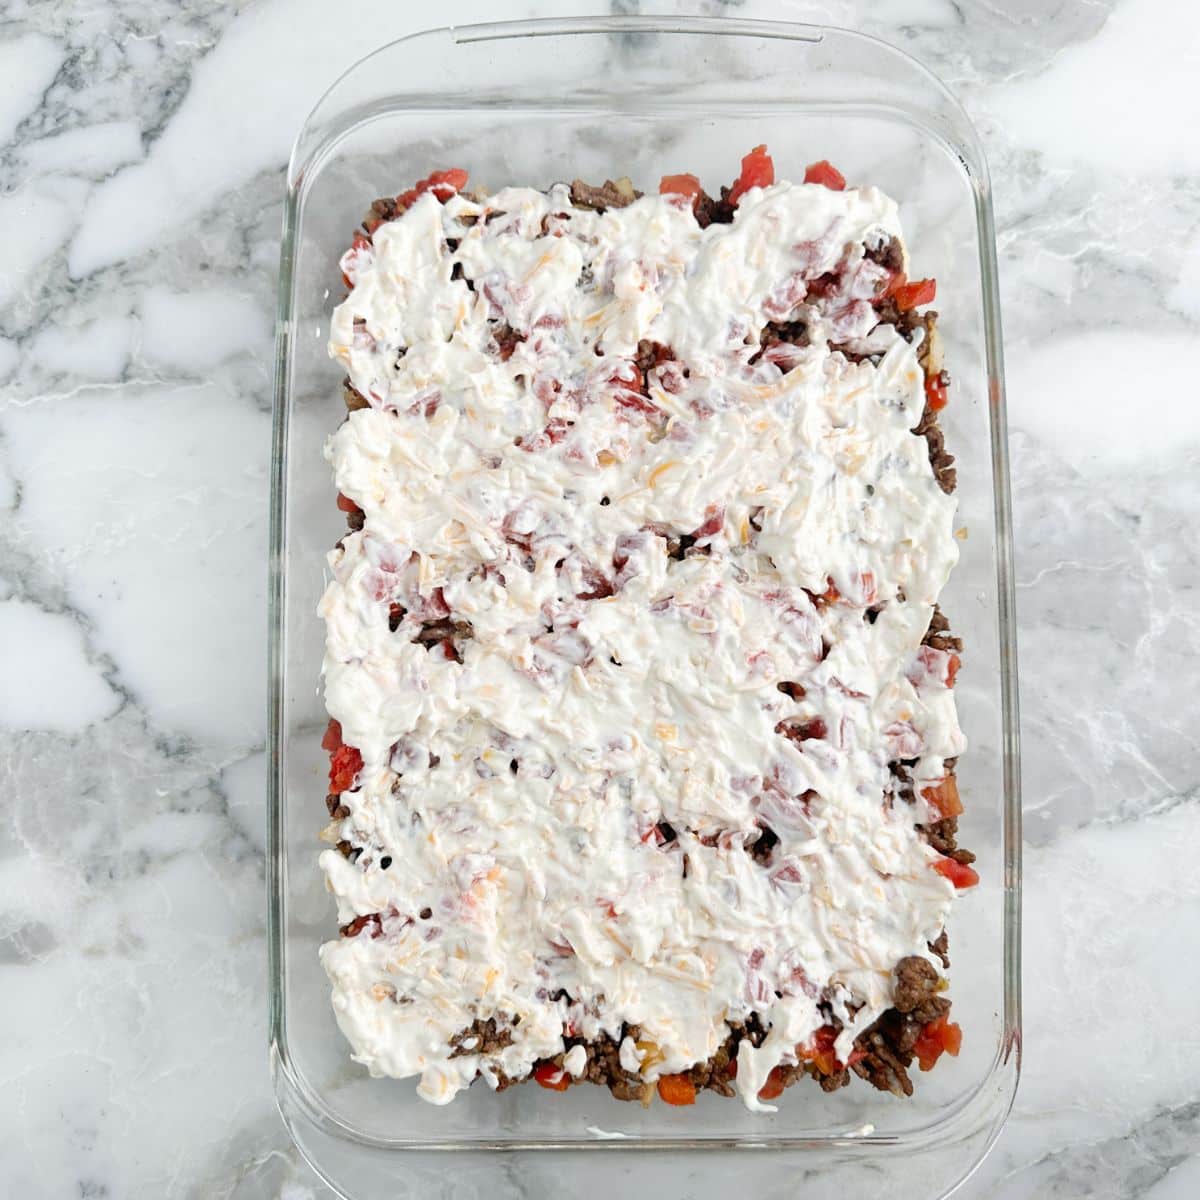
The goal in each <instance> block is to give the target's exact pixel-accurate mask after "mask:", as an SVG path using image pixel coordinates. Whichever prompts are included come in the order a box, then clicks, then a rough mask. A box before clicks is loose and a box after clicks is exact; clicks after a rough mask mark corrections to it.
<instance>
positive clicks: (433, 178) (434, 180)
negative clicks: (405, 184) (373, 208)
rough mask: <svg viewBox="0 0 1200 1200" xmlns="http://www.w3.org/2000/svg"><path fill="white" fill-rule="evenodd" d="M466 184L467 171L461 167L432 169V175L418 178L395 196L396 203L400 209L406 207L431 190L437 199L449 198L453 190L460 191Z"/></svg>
mask: <svg viewBox="0 0 1200 1200" xmlns="http://www.w3.org/2000/svg"><path fill="white" fill-rule="evenodd" d="M466 184H467V173H466V171H464V170H463V169H462V168H461V167H451V168H450V169H449V170H448V171H434V173H433V174H432V175H430V176H428V177H427V178H425V179H422V180H419V181H418V182H417V183H416V184H415V185H414V186H413V187H410V188H409V189H408V191H407V192H402V193H401V194H400V195H399V196H397V197H396V204H397V206H398V207H399V208H401V209H405V208H408V207H409V205H411V204H412V203H413V201H414V200H416V198H417V197H418V196H421V195H423V194H424V193H425V192H432V193H433V194H434V195H435V196H436V197H437V198H438V199H439V200H442V201H445V200H449V199H450V197H451V196H453V195H454V193H455V192H461V191H462V190H463V188H464V187H466Z"/></svg>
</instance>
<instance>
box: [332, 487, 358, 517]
mask: <svg viewBox="0 0 1200 1200" xmlns="http://www.w3.org/2000/svg"><path fill="white" fill-rule="evenodd" d="M337 506H338V508H340V509H341V510H342V512H344V513H353V512H361V511H362V509H360V508H359V507H358V505H357V504H355V503H354V501H353V500H351V499H350V497H349V496H343V495H342V493H341V492H338V498H337Z"/></svg>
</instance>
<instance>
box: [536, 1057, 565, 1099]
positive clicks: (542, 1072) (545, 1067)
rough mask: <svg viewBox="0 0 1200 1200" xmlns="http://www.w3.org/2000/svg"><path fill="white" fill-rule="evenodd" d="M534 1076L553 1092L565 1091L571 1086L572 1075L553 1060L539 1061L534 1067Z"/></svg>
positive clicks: (542, 1085)
mask: <svg viewBox="0 0 1200 1200" xmlns="http://www.w3.org/2000/svg"><path fill="white" fill-rule="evenodd" d="M533 1078H534V1079H535V1080H536V1081H537V1083H538V1084H539V1085H540V1086H541V1087H544V1088H548V1089H549V1090H550V1091H552V1092H565V1091H566V1090H567V1088H569V1087H570V1086H571V1077H570V1075H568V1074H567V1073H566V1071H564V1070H563V1069H562V1067H556V1066H555V1065H554V1064H553V1063H551V1062H543V1063H538V1065H537V1066H536V1067H534V1068H533Z"/></svg>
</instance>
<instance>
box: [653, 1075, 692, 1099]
mask: <svg viewBox="0 0 1200 1200" xmlns="http://www.w3.org/2000/svg"><path fill="white" fill-rule="evenodd" d="M658 1094H659V1095H660V1096H661V1097H662V1098H663V1099H664V1100H665V1101H666V1102H667V1103H668V1104H674V1105H676V1106H682V1105H685V1104H695V1103H696V1085H695V1084H694V1083H693V1082H692V1081H691V1080H690V1079H689V1078H688V1077H687V1076H686V1075H663V1076H661V1077H660V1078H659V1081H658Z"/></svg>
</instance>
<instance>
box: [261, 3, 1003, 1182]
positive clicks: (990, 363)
mask: <svg viewBox="0 0 1200 1200" xmlns="http://www.w3.org/2000/svg"><path fill="white" fill-rule="evenodd" d="M611 33H643V34H644V33H662V34H693V35H696V34H699V35H709V36H712V35H716V36H720V37H739V36H740V37H752V38H771V39H779V40H788V41H797V42H808V43H820V42H822V41H823V40H824V39H825V37H826V35H832V36H835V37H837V38H840V39H850V40H853V41H855V42H858V43H861V44H864V45H868V46H870V47H871V48H872V49H873V50H874V51H875V52H882V53H883V54H886V55H887V56H890V57H893V58H895V59H896V60H898V61H900V62H901V63H902V64H903V66H904V67H905V69H907V70H909V71H912V72H914V73H915V74H916V75H917V76H918V77H920V79H921V80H922V82H923V83H924V84H926V85H927V86H929V87H931V88H932V89H933V91H934V92H935V93H936V95H937V97H938V99H939V101H940V102H941V103H942V104H944V105H946V106H948V109H949V111H950V112H951V114H952V116H953V117H954V118H955V119H956V121H957V123H958V127H957V128H956V129H955V130H953V132H947V131H946V130H942V129H939V128H937V127H936V126H935V125H934V124H932V123H930V119H929V118H930V117H931V115H932V113H926V114H924V116H923V117H922V115H921V114H919V113H915V112H908V111H905V110H903V109H899V108H897V107H896V106H893V105H891V104H886V105H882V106H880V107H878V108H877V109H874V110H871V115H873V116H876V117H883V116H890V117H893V118H898V119H900V120H902V121H905V122H906V123H908V124H911V125H913V126H915V127H916V128H917V129H919V130H920V132H922V133H923V134H924V135H926V136H927V137H929V138H931V139H933V140H935V141H937V142H938V143H940V144H941V145H942V147H943V148H944V149H946V150H948V151H950V152H951V153H952V154H953V155H954V156H955V157H956V158H957V159H958V160H959V163H960V165H961V167H962V169H963V170H964V171H965V173H966V175H967V177H968V179H969V181H970V184H971V191H972V196H973V200H974V206H975V217H976V225H977V235H978V242H979V255H980V274H981V284H982V296H981V301H982V308H981V311H982V318H983V334H984V336H983V346H984V354H985V370H986V378H987V386H988V404H989V425H990V440H991V465H992V495H993V506H994V517H995V539H996V540H995V569H996V575H997V578H996V587H997V591H996V608H997V612H996V617H997V625H998V630H997V632H998V638H999V654H1000V686H999V695H1000V701H1001V719H1002V742H1001V747H1002V755H1001V757H1002V782H1003V795H1002V797H1001V818H1002V822H1003V876H1004V885H1003V888H1004V929H1003V983H1004V995H1003V1013H1002V1026H1001V1037H1000V1039H999V1042H998V1044H997V1048H996V1053H995V1056H994V1058H993V1061H992V1064H991V1066H990V1067H989V1069H988V1071H987V1073H986V1075H984V1076H983V1077H982V1079H981V1080H980V1082H979V1083H978V1084H977V1085H976V1086H975V1087H974V1088H972V1089H971V1090H970V1091H968V1092H967V1093H966V1094H965V1095H964V1096H962V1097H960V1098H959V1099H958V1101H957V1102H956V1103H955V1104H954V1105H952V1106H950V1107H948V1108H947V1109H943V1110H941V1111H940V1112H939V1113H938V1115H937V1116H936V1117H935V1118H934V1119H933V1120H931V1121H929V1122H927V1123H925V1124H923V1125H920V1126H917V1127H915V1128H914V1129H910V1130H904V1131H901V1132H899V1133H892V1134H886V1133H885V1134H879V1135H875V1134H873V1133H863V1134H862V1135H861V1136H849V1135H847V1134H846V1133H844V1132H842V1133H832V1132H831V1133H829V1134H824V1135H815V1136H814V1135H811V1134H799V1135H796V1136H793V1137H789V1136H787V1135H782V1136H779V1135H774V1134H772V1135H770V1136H764V1137H760V1138H756V1137H753V1136H749V1135H741V1134H739V1135H731V1136H726V1137H717V1138H712V1137H703V1136H697V1135H686V1134H685V1135H683V1136H679V1137H667V1136H645V1137H642V1136H634V1137H630V1138H627V1139H621V1140H620V1141H619V1142H618V1141H613V1140H607V1139H598V1138H591V1139H579V1140H575V1139H572V1138H561V1137H560V1138H557V1139H542V1140H528V1139H523V1138H520V1137H513V1138H508V1137H503V1138H490V1139H489V1138H481V1139H464V1138H462V1137H461V1136H455V1137H450V1138H447V1139H445V1140H440V1141H438V1140H435V1141H430V1140H424V1141H420V1142H412V1141H400V1140H393V1139H389V1138H382V1137H378V1136H375V1135H370V1134H365V1133H363V1132H361V1131H359V1130H357V1129H355V1128H354V1127H353V1126H352V1125H350V1124H348V1123H346V1122H345V1121H343V1120H342V1119H341V1118H340V1117H338V1116H337V1115H336V1114H335V1113H333V1112H332V1111H330V1110H329V1109H327V1107H326V1106H325V1105H324V1103H323V1102H321V1100H320V1099H319V1098H318V1096H317V1095H316V1094H315V1093H314V1091H313V1090H312V1089H311V1087H310V1086H309V1084H308V1082H307V1080H306V1079H305V1078H304V1077H303V1075H302V1074H301V1073H300V1072H299V1070H298V1069H297V1068H296V1066H295V1065H294V1064H293V1062H292V1060H291V1056H290V1053H289V1049H288V1042H287V1021H286V1004H285V998H284V993H285V984H284V980H285V958H286V932H285V924H286V903H287V900H286V877H285V876H286V872H285V852H284V834H283V827H284V819H285V818H284V792H285V784H284V778H283V769H282V766H283V757H284V755H283V746H284V742H285V740H286V732H285V728H284V721H283V716H284V710H285V686H284V679H285V676H284V669H283V660H284V651H285V646H286V629H285V618H286V605H285V589H286V567H285V555H284V550H285V535H286V499H287V475H286V467H287V435H288V422H289V415H290V400H291V390H292V370H291V368H292V362H291V350H292V346H293V337H292V334H293V330H294V319H293V318H294V301H295V294H296V293H295V269H294V268H295V259H296V239H297V235H298V232H299V229H300V215H301V212H302V209H303V204H304V200H305V196H306V191H307V186H308V183H309V181H310V180H311V179H314V178H316V177H317V175H319V173H320V166H321V164H322V162H323V161H324V160H325V159H326V158H327V157H328V156H329V155H331V154H332V153H333V152H334V151H335V149H336V147H337V146H338V144H339V143H340V142H341V141H342V140H343V139H344V138H346V137H347V136H348V135H350V134H351V133H352V132H354V131H355V130H357V129H359V128H361V127H362V126H363V125H364V124H366V123H368V122H370V121H371V120H373V119H375V118H376V117H378V116H385V115H387V113H390V112H396V111H403V110H406V109H407V110H409V111H414V110H415V111H419V110H420V109H429V108H440V109H441V110H442V111H445V109H446V107H447V106H446V105H438V104H434V103H431V101H432V100H433V99H434V98H433V97H430V96H424V95H417V96H414V97H408V98H406V97H404V96H401V95H399V94H396V95H393V96H390V97H389V98H388V100H387V101H386V105H385V106H382V107H381V106H379V105H373V106H369V107H367V108H363V109H359V110H354V109H351V110H349V112H347V113H341V114H339V120H338V121H336V122H334V123H333V124H332V125H331V126H329V127H328V128H325V129H322V128H321V127H320V125H317V126H316V127H315V129H314V128H311V127H313V122H314V120H315V119H316V118H317V117H318V115H319V114H321V112H322V109H323V108H324V107H325V106H326V104H327V102H329V101H330V100H331V98H333V97H335V95H336V94H337V92H338V91H339V89H341V88H342V87H343V85H344V84H345V83H346V82H347V81H348V80H350V79H351V78H352V77H354V76H355V75H356V74H357V73H358V72H359V71H360V70H361V69H362V68H363V67H364V66H365V65H366V64H367V63H369V62H370V61H371V60H373V59H375V58H376V57H378V56H384V55H387V54H389V53H392V52H394V51H395V50H396V48H397V47H400V46H406V45H408V44H409V43H414V42H420V41H422V40H426V41H434V40H439V39H444V38H446V37H447V36H449V37H450V38H452V39H453V41H454V44H467V43H472V42H479V41H504V40H514V39H522V38H526V37H549V36H576V35H591V34H611ZM417 100H419V101H420V103H417V102H415V101H417ZM460 107H461V108H463V109H464V110H472V109H475V108H478V107H479V101H478V100H476V101H474V102H472V103H468V104H464V105H461V106H460ZM521 107H523V108H527V107H530V106H528V105H524V104H523V105H521ZM535 107H537V106H535ZM540 107H541V108H543V109H546V110H549V109H550V108H551V107H554V108H573V109H579V108H600V109H611V108H612V97H611V95H606V94H597V95H594V96H591V97H589V98H587V99H586V100H585V101H584V102H581V103H578V104H570V103H566V104H564V102H563V101H562V100H561V98H560V99H557V100H556V101H555V102H554V104H553V105H551V104H549V103H547V104H545V105H542V106H540ZM670 107H671V106H669V105H663V106H659V105H657V104H656V105H655V106H654V111H656V112H658V111H665V110H668V109H669V108H670ZM677 107H679V108H680V109H688V108H694V107H695V103H694V102H691V103H688V104H682V105H678V106H677ZM777 107H782V105H779V106H777ZM799 107H803V108H804V109H805V111H806V112H814V111H820V110H821V108H822V106H821V105H819V104H813V103H804V104H801V105H799ZM831 107H834V108H836V109H837V110H838V111H840V112H843V113H847V112H851V113H852V112H863V111H866V110H870V107H871V106H869V105H866V104H864V103H862V102H849V103H846V102H838V103H836V104H833V105H831ZM315 132H319V133H320V136H319V137H315V138H314V136H313V134H314V133H315ZM268 613H269V631H268V636H269V645H268V738H267V749H268V812H267V817H268V831H267V832H268V844H267V871H266V877H267V878H266V882H267V906H268V939H267V940H268V970H269V1035H268V1038H269V1048H270V1062H271V1071H272V1076H273V1082H274V1090H275V1093H276V1100H277V1103H278V1104H279V1107H280V1111H281V1115H283V1117H284V1120H285V1124H287V1125H288V1128H289V1131H290V1132H291V1133H292V1135H293V1137H295V1136H296V1135H295V1130H294V1129H293V1128H292V1125H291V1122H290V1120H289V1118H288V1114H287V1112H286V1111H285V1100H286V1107H295V1108H297V1109H298V1110H299V1111H300V1112H301V1113H302V1114H303V1116H304V1118H305V1119H306V1120H308V1121H310V1122H313V1123H315V1124H316V1125H318V1126H319V1127H320V1128H321V1129H322V1130H323V1131H324V1132H326V1133H328V1134H329V1135H331V1136H334V1137H337V1138H338V1139H339V1140H343V1141H350V1142H353V1143H356V1144H358V1145H361V1146H364V1147H371V1148H374V1149H380V1150H386V1151H389V1152H393V1153H395V1152H400V1153H402V1152H413V1151H426V1150H454V1151H461V1150H470V1151H496V1150H533V1151H542V1150H564V1149H568V1150H603V1149H605V1148H613V1147H615V1148H618V1149H623V1150H633V1151H642V1150H655V1149H658V1150H663V1149H669V1150H679V1149H707V1150H717V1149H727V1148H734V1147H738V1148H763V1149H828V1148H831V1147H838V1148H839V1149H845V1148H850V1147H857V1148H863V1149H865V1148H868V1147H869V1148H870V1149H872V1150H874V1151H896V1150H899V1151H902V1152H911V1151H914V1150H918V1149H920V1148H921V1147H922V1146H923V1145H926V1144H929V1145H932V1144H933V1143H934V1142H935V1141H939V1142H941V1141H945V1140H946V1139H947V1138H948V1137H953V1136H956V1135H957V1136H962V1137H967V1136H970V1135H972V1134H973V1133H975V1132H977V1131H978V1128H982V1127H984V1126H987V1125H988V1123H989V1121H990V1129H988V1130H987V1136H986V1144H985V1145H984V1146H983V1148H982V1149H981V1150H980V1152H979V1154H978V1157H977V1159H976V1161H975V1164H973V1165H972V1168H971V1169H973V1167H974V1165H977V1163H978V1161H981V1160H982V1157H983V1155H984V1153H986V1150H987V1149H988V1148H989V1147H990V1145H991V1144H992V1142H993V1141H994V1140H995V1138H996V1136H998V1134H999V1132H1000V1129H1001V1127H1002V1126H1003V1123H1004V1121H1005V1119H1006V1118H1007V1114H1008V1111H1009V1110H1010V1108H1011V1105H1012V1101H1013V1098H1014V1096H1015V1093H1016V1087H1017V1082H1018V1079H1019V1075H1020V1060H1021V1052H1022V1047H1021V979H1020V891H1021V836H1020V829H1021V808H1020V771H1019V761H1020V759H1019V727H1018V710H1017V691H1016V685H1017V659H1016V633H1015V598H1014V581H1013V569H1012V532H1011V500H1010V492H1009V473H1008V445H1007V429H1006V417H1005V403H1004V369H1003V356H1002V347H1001V336H1000V316H999V299H998V288H997V270H996V256H995V234H994V225H993V215H992V204H991V189H990V182H989V178H988V171H987V165H986V160H985V158H984V155H983V151H982V147H981V145H980V143H979V139H978V136H977V134H976V132H975V130H974V127H973V125H972V124H971V122H970V120H969V118H968V117H967V116H966V113H965V111H964V110H963V109H962V107H961V105H960V104H959V103H958V101H957V100H956V99H955V98H954V96H953V95H952V93H950V91H949V89H947V88H946V86H945V85H944V84H943V83H942V82H941V81H940V80H939V79H938V78H937V76H935V75H934V74H933V73H932V72H931V71H930V70H929V69H928V68H927V67H925V66H924V65H923V64H922V63H920V62H918V61H917V60H916V59H914V58H912V57H911V56H910V55H908V54H907V53H905V52H904V51H903V50H901V49H899V48H897V47H895V46H893V45H892V44H891V43H889V42H887V41H885V40H883V39H881V38H876V37H874V36H872V35H869V34H864V33H860V32H858V31H855V30H849V29H842V28H838V27H836V26H830V25H813V24H805V23H800V22H789V21H760V20H753V19H745V18H736V19H734V18H711V17H682V16H681V17H667V16H654V15H646V16H634V15H630V16H601V17H581V18H558V17H548V18H536V19H529V20H514V21H499V22H486V23H480V24H472V25H462V26H444V27H439V28H433V29H426V30H422V31H419V32H416V33H413V34H409V35H407V36H405V37H402V38H398V39H395V40H394V41H391V42H388V43H386V44H384V45H382V46H380V47H378V48H376V49H375V50H372V51H371V52H370V53H369V54H367V55H364V56H363V57H362V58H360V59H358V60H357V61H356V62H355V63H354V64H353V65H351V66H350V67H349V68H348V69H347V70H345V71H344V72H343V73H342V74H341V75H340V76H338V78H337V79H336V80H335V81H334V82H333V83H332V84H331V85H330V86H329V87H328V88H327V89H326V90H325V92H324V93H323V94H322V96H321V97H320V99H319V100H318V101H317V103H316V105H314V107H313V109H312V111H311V112H310V113H309V115H308V117H307V118H306V119H305V121H304V123H303V125H302V126H301V128H300V131H299V133H298V134H297V137H296V141H295V143H294V146H293V151H292V155H291V158H290V160H289V164H288V170H287V176H286V198H285V206H284V225H283V235H282V238H281V248H280V275H279V289H278V308H277V320H276V354H275V372H274V388H273V439H272V467H271V520H270V550H269V588H268ZM1006 1069H1007V1072H1008V1074H1007V1079H1004V1080H1001V1082H1002V1083H1003V1084H1004V1090H1003V1094H1001V1095H1000V1097H999V1102H998V1104H997V1103H996V1102H995V1101H993V1102H992V1104H991V1108H990V1109H988V1108H987V1107H986V1105H984V1104H982V1103H981V1102H980V1097H981V1095H982V1094H983V1093H984V1092H985V1091H986V1089H987V1088H988V1087H989V1085H992V1084H994V1083H995V1082H996V1081H997V1080H998V1079H999V1077H1000V1074H1001V1072H1003V1071H1005V1070H1006ZM285 1093H286V1096H285ZM977 1109H978V1110H981V1111H979V1112H978V1113H977V1112H976V1110H977ZM973 1119H974V1122H975V1126H976V1128H972V1120H973ZM963 1178H964V1179H965V1178H966V1176H965V1175H964V1176H963ZM959 1182H961V1180H959ZM335 1186H336V1185H335ZM955 1186H957V1184H956V1185H955Z"/></svg>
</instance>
